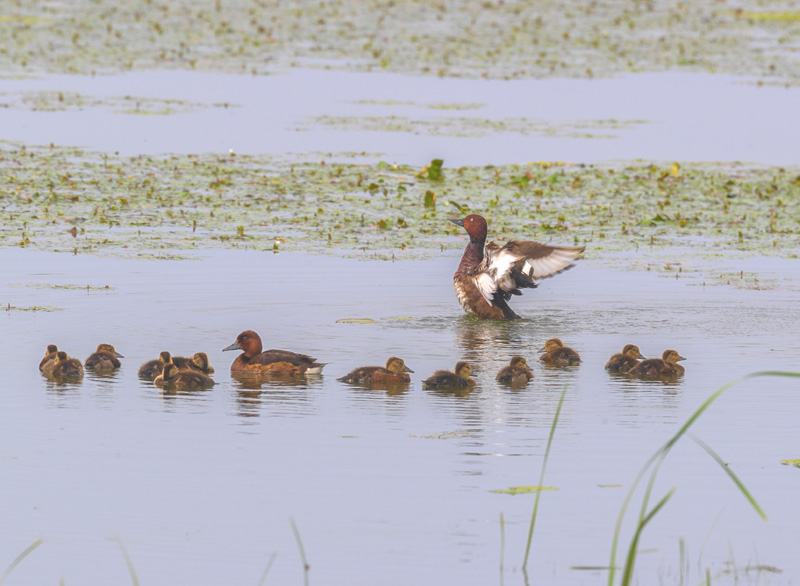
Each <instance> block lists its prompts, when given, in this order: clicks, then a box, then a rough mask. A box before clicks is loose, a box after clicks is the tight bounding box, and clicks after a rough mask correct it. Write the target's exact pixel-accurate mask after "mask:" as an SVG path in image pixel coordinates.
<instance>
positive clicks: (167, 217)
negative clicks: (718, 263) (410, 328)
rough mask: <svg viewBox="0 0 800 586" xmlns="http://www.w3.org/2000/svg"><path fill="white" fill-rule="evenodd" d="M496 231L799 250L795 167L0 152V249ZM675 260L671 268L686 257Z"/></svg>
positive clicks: (390, 244) (156, 246)
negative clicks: (473, 227)
mask: <svg viewBox="0 0 800 586" xmlns="http://www.w3.org/2000/svg"><path fill="white" fill-rule="evenodd" d="M467 213H480V214H483V215H485V216H486V217H487V218H488V219H489V222H490V237H491V238H493V239H495V240H498V241H503V240H506V239H511V238H527V239H537V240H543V241H550V242H558V243H563V244H568V245H572V244H576V245H586V246H587V253H586V254H587V256H588V257H592V256H599V255H604V254H607V255H614V254H619V253H623V254H624V253H625V252H626V251H631V250H637V249H639V248H640V247H650V248H651V249H657V248H667V247H671V248H675V247H682V248H687V249H691V250H692V251H693V254H697V255H702V254H709V255H715V254H727V253H730V252H731V251H733V252H738V253H743V254H753V253H757V254H766V255H772V256H780V257H789V258H796V257H797V250H798V246H800V168H779V167H760V166H746V165H736V164H726V165H710V164H684V165H679V164H677V163H671V164H661V165H658V164H652V163H621V164H619V165H568V164H563V163H551V162H532V163H529V164H525V165H505V166H483V167H462V168H448V167H447V164H446V162H444V163H443V162H441V161H438V160H437V161H433V162H432V163H431V165H429V166H427V167H425V168H418V167H410V166H403V165H397V164H392V163H386V162H379V163H375V164H362V163H356V162H352V163H346V162H345V163H342V162H326V161H324V160H314V161H311V160H305V161H303V160H294V161H292V162H287V161H286V160H285V159H283V158H281V157H277V156H266V155H260V156H247V155H225V156H220V155H196V156H194V155H164V156H134V157H121V156H116V155H111V154H108V153H96V152H89V151H82V150H79V149H75V148H61V147H37V148H33V147H26V146H21V145H13V144H5V145H3V146H0V220H2V222H0V245H1V246H22V247H35V248H39V249H44V250H55V251H68V252H74V253H94V254H113V255H126V256H127V255H132V256H133V255H139V256H155V257H159V256H160V255H161V253H160V252H159V251H165V250H169V251H181V250H192V249H205V248H213V247H224V248H236V247H248V248H254V249H260V250H273V251H281V250H292V251H306V252H314V253H329V254H340V255H341V254H346V255H350V256H362V257H366V258H421V257H430V256H434V255H436V254H439V253H440V252H441V251H442V250H445V249H447V248H451V249H460V248H462V247H463V245H464V238H463V234H462V233H461V231H460V229H459V228H457V227H456V226H454V225H453V224H451V223H450V222H448V221H447V220H448V219H449V218H453V217H463V216H464V215H465V214H467ZM676 270H678V271H680V270H681V269H680V267H677V268H676Z"/></svg>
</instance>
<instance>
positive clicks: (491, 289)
mask: <svg viewBox="0 0 800 586" xmlns="http://www.w3.org/2000/svg"><path fill="white" fill-rule="evenodd" d="M475 284H476V285H477V286H478V290H479V291H480V292H481V295H483V298H484V299H486V301H488V302H489V303H492V300H493V299H494V294H495V293H496V292H497V283H496V282H495V280H494V278H492V276H491V275H490V274H489V273H480V274H479V275H477V276H476V277H475Z"/></svg>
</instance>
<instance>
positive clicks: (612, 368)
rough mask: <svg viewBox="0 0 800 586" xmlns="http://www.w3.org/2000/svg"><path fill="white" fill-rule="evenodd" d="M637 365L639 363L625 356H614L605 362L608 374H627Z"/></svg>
mask: <svg viewBox="0 0 800 586" xmlns="http://www.w3.org/2000/svg"><path fill="white" fill-rule="evenodd" d="M637 364H639V361H638V360H636V359H635V358H631V357H630V356H625V354H614V355H613V356H612V357H611V358H609V359H608V362H606V370H607V371H608V372H628V371H630V369H632V368H633V367H634V366H636V365H637Z"/></svg>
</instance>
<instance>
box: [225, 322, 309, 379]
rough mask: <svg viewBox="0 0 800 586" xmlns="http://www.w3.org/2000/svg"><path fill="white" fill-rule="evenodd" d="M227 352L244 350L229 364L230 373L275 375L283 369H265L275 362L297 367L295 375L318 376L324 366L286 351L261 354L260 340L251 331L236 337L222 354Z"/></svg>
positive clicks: (304, 355)
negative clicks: (276, 371)
mask: <svg viewBox="0 0 800 586" xmlns="http://www.w3.org/2000/svg"><path fill="white" fill-rule="evenodd" d="M228 350H244V353H243V354H240V355H239V356H237V357H236V360H234V361H233V364H231V372H240V373H247V372H251V373H264V374H275V372H273V371H275V370H280V369H282V368H283V367H277V366H274V367H271V368H265V367H267V366H269V365H271V364H274V363H276V362H288V363H289V364H292V365H294V366H296V367H297V373H296V374H320V373H321V372H322V368H323V367H324V366H325V363H324V362H317V359H316V358H312V357H311V356H308V355H306V354H297V353H295V352H290V351H288V350H265V351H263V352H262V346H261V338H260V337H259V335H258V334H257V333H255V332H254V331H253V330H245V331H243V332H242V333H241V334H239V335H238V336H236V341H235V342H234V343H233V344H231V345H230V346H228V347H227V348H223V349H222V351H223V352H227V351H228Z"/></svg>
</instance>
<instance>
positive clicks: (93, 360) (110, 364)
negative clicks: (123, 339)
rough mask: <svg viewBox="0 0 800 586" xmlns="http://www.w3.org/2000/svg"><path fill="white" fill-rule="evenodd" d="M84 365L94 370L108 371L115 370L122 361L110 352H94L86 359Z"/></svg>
mask: <svg viewBox="0 0 800 586" xmlns="http://www.w3.org/2000/svg"><path fill="white" fill-rule="evenodd" d="M84 366H85V367H86V368H91V369H93V370H96V371H109V370H116V369H117V368H119V367H120V366H122V363H121V362H120V361H119V359H118V358H117V357H116V356H114V355H113V354H111V353H110V352H95V353H94V354H92V355H91V356H89V358H87V359H86V362H85V363H84Z"/></svg>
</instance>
